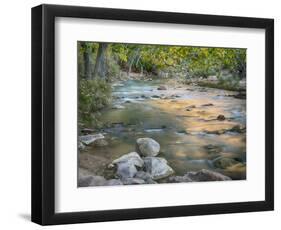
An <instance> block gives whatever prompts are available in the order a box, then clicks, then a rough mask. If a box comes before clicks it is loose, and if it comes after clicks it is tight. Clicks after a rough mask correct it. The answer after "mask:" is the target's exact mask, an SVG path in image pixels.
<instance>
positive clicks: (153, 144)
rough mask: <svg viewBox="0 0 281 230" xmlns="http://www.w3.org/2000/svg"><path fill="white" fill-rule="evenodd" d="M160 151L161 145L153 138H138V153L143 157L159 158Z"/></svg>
mask: <svg viewBox="0 0 281 230" xmlns="http://www.w3.org/2000/svg"><path fill="white" fill-rule="evenodd" d="M159 151H160V145H159V143H158V142H157V141H155V140H153V139H152V138H138V139H137V152H139V153H140V154H142V155H143V156H157V155H158V153H159Z"/></svg>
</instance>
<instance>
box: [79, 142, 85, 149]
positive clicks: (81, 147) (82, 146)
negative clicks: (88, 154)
mask: <svg viewBox="0 0 281 230" xmlns="http://www.w3.org/2000/svg"><path fill="white" fill-rule="evenodd" d="M85 147H86V146H85V145H84V144H83V143H82V142H81V141H79V142H78V149H79V150H84V149H85Z"/></svg>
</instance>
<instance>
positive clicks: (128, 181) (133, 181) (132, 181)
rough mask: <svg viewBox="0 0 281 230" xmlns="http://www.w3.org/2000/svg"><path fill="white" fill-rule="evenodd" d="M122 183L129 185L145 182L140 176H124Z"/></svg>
mask: <svg viewBox="0 0 281 230" xmlns="http://www.w3.org/2000/svg"><path fill="white" fill-rule="evenodd" d="M122 183H123V184H125V185H130V184H145V181H144V180H143V179H140V178H124V179H122Z"/></svg>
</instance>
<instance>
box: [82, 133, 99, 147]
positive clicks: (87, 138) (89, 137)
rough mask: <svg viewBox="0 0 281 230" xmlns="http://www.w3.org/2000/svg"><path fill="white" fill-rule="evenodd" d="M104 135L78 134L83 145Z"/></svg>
mask: <svg viewBox="0 0 281 230" xmlns="http://www.w3.org/2000/svg"><path fill="white" fill-rule="evenodd" d="M103 138H104V136H103V135H102V134H101V133H98V134H91V135H83V136H79V141H81V142H82V143H83V144H85V145H90V144H92V143H93V142H95V141H96V140H98V139H103Z"/></svg>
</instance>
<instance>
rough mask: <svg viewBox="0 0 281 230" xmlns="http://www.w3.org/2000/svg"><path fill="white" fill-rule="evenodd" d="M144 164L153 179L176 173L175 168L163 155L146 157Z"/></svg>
mask: <svg viewBox="0 0 281 230" xmlns="http://www.w3.org/2000/svg"><path fill="white" fill-rule="evenodd" d="M144 165H145V169H146V172H148V173H149V174H150V175H151V177H152V179H153V180H158V179H162V178H165V177H168V176H170V175H171V174H173V173H174V170H173V169H172V168H171V167H170V166H169V165H168V164H167V161H166V159H164V158H161V157H145V158H144Z"/></svg>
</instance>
